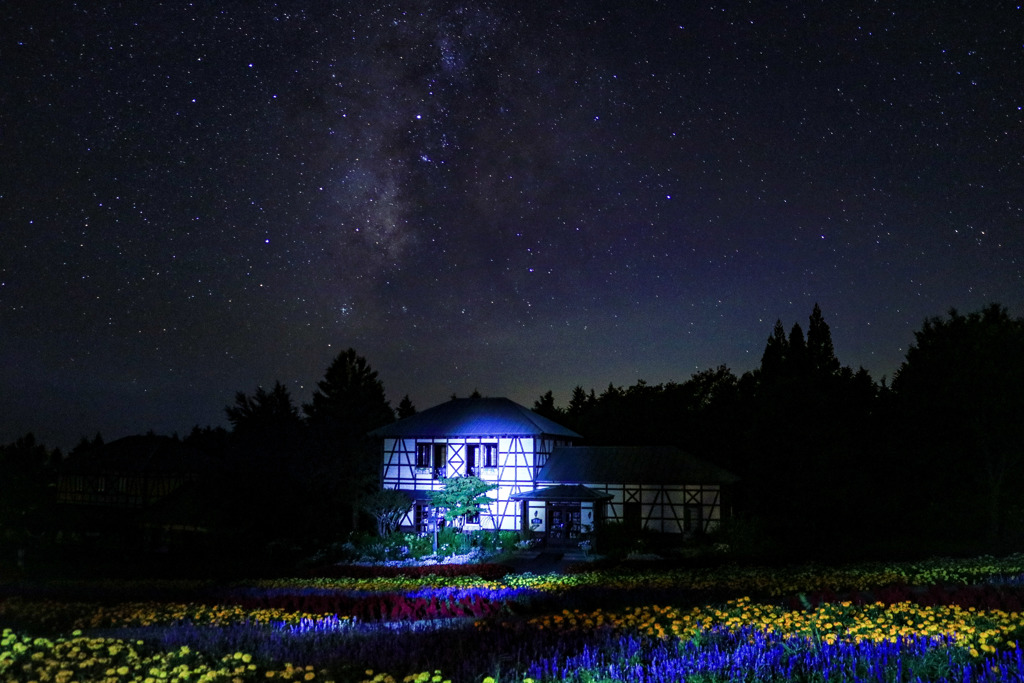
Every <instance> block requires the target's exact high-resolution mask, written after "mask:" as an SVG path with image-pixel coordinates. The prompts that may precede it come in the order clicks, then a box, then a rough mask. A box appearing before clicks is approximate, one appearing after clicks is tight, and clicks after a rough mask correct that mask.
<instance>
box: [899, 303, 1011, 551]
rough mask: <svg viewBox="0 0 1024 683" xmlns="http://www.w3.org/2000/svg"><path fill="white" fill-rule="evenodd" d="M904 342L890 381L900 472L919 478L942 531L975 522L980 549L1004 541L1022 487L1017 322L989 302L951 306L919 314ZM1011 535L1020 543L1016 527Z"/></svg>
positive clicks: (967, 528) (967, 529)
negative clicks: (903, 449)
mask: <svg viewBox="0 0 1024 683" xmlns="http://www.w3.org/2000/svg"><path fill="white" fill-rule="evenodd" d="M914 340H915V341H914V344H913V345H912V346H911V347H910V348H909V349H908V350H907V355H906V360H905V361H904V362H903V363H902V364H901V365H900V367H899V370H898V371H897V373H896V376H895V377H894V378H893V383H892V391H893V393H894V395H895V399H896V402H897V406H898V410H899V411H900V412H899V414H900V417H901V420H902V423H903V424H904V425H905V429H906V437H907V439H906V446H907V448H908V449H909V450H911V451H913V452H915V453H916V454H917V458H916V460H915V461H914V462H913V463H911V467H912V471H911V472H907V473H906V476H916V477H917V479H918V481H922V480H923V481H927V482H928V483H929V486H928V487H927V488H926V492H927V493H926V495H927V497H928V498H930V499H931V500H933V501H941V505H936V508H937V509H936V510H935V513H936V517H939V518H941V519H942V521H943V522H944V524H943V531H944V532H945V533H949V531H950V530H951V529H956V528H957V527H958V526H959V529H958V530H959V532H960V533H961V534H962V535H963V537H964V538H968V537H970V536H972V535H975V534H976V529H978V528H984V529H985V532H986V533H985V537H986V538H987V541H988V543H989V545H990V546H991V545H995V544H997V543H998V542H1000V541H1002V542H1007V541H1009V534H1008V533H1007V531H1008V530H1007V528H1006V526H1007V524H1008V523H1009V522H1011V520H1012V514H1013V513H1014V503H1015V501H1016V498H1017V496H1018V492H1019V491H1020V490H1021V488H1024V447H1022V446H1021V444H1022V443H1024V392H1022V391H1021V387H1022V386H1024V318H1016V319H1014V318H1011V317H1010V316H1009V314H1008V313H1007V311H1006V309H1005V308H1003V307H1001V306H999V305H998V304H991V305H989V306H987V307H985V308H984V309H982V310H981V311H979V312H976V313H971V314H968V315H963V314H961V313H959V312H958V311H956V310H955V309H952V310H950V311H949V314H948V318H937V317H936V318H930V319H928V320H925V322H924V325H923V327H922V329H921V330H920V331H918V332H915V333H914ZM944 513H945V514H944ZM940 516H941V517H940ZM1019 522H1020V520H1016V521H1015V524H1019ZM1012 532H1013V533H1014V534H1017V538H1018V539H1020V538H1022V532H1024V529H1022V528H1020V527H1017V528H1014V529H1012Z"/></svg>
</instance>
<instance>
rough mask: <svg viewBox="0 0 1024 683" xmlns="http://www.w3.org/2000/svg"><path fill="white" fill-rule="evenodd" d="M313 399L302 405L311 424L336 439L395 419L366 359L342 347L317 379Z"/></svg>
mask: <svg viewBox="0 0 1024 683" xmlns="http://www.w3.org/2000/svg"><path fill="white" fill-rule="evenodd" d="M316 386H317V388H316V390H315V391H314V392H313V400H312V402H310V403H306V404H304V405H303V406H302V410H303V412H304V413H305V414H306V417H307V419H308V421H309V424H310V426H311V427H314V428H319V429H321V430H326V431H327V432H328V433H329V434H330V435H331V437H332V438H334V439H337V440H338V441H339V442H342V443H344V442H351V441H359V440H361V439H363V438H364V437H365V436H366V434H367V432H369V431H370V430H373V429H376V428H377V427H383V426H384V425H386V424H389V423H391V422H394V421H395V414H394V411H392V410H391V404H390V403H389V402H388V400H387V398H386V396H385V395H384V384H383V383H382V382H381V381H380V380H379V379H378V378H377V372H376V371H375V370H373V369H372V368H371V367H370V365H369V363H367V362H366V359H365V358H363V357H362V356H360V355H359V354H357V353H356V351H355V349H351V348H349V349H346V350H345V351H342V352H341V353H339V354H338V355H337V357H336V358H335V359H334V360H333V361H332V362H331V364H330V365H329V366H328V367H327V372H326V373H325V374H324V378H323V379H322V380H320V381H319V382H317V385H316Z"/></svg>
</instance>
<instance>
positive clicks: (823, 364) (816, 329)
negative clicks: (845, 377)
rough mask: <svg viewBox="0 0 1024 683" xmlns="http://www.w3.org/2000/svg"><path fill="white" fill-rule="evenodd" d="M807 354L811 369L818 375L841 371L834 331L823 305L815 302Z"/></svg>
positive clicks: (808, 330) (809, 328) (809, 327)
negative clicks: (833, 342)
mask: <svg viewBox="0 0 1024 683" xmlns="http://www.w3.org/2000/svg"><path fill="white" fill-rule="evenodd" d="M807 356H808V360H809V361H810V365H811V369H812V370H813V371H814V372H815V373H816V374H817V375H834V374H836V373H837V372H839V359H838V358H836V352H835V349H834V348H833V347H832V331H831V330H830V329H829V327H828V323H826V322H825V318H824V317H823V316H822V315H821V307H820V306H818V304H817V303H815V304H814V310H813V311H811V317H810V325H809V326H808V328H807Z"/></svg>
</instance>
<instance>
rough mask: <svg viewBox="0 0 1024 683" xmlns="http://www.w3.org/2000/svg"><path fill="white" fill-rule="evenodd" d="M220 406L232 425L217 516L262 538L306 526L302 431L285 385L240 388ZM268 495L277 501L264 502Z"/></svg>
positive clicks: (288, 533)
mask: <svg viewBox="0 0 1024 683" xmlns="http://www.w3.org/2000/svg"><path fill="white" fill-rule="evenodd" d="M224 412H225V413H226V414H227V416H228V421H229V422H231V425H232V430H231V435H230V439H229V441H228V448H227V457H226V462H225V468H224V470H223V471H222V472H221V473H220V478H221V489H222V490H223V491H224V494H223V495H222V496H221V497H220V498H219V499H218V500H217V501H216V502H217V505H218V506H219V508H220V512H219V516H220V518H221V520H222V522H223V523H224V524H226V525H227V526H228V527H230V528H231V529H232V530H235V531H238V532H241V534H242V535H249V536H252V537H258V538H260V539H262V540H272V539H275V538H282V537H295V536H297V535H301V534H302V533H303V531H304V530H305V529H307V528H308V526H309V525H308V523H307V520H306V519H304V516H305V515H306V514H307V511H308V507H307V506H305V505H304V504H303V502H304V501H303V500H302V497H303V496H304V491H305V489H304V486H303V472H302V469H303V468H302V463H301V458H302V456H303V455H304V454H305V449H304V447H303V446H304V442H305V438H306V434H305V425H304V423H303V421H302V418H301V417H299V412H298V409H297V408H296V406H295V404H294V403H293V402H292V397H291V394H290V393H289V392H288V389H287V387H285V386H284V385H282V384H281V383H280V382H275V383H274V388H273V389H271V390H270V391H268V390H266V389H264V388H263V387H257V388H256V391H255V392H254V393H253V394H252V396H248V395H246V394H245V393H244V392H241V391H240V392H238V393H237V394H235V403H234V405H230V406H227V407H226V408H225V409H224ZM190 438H201V437H200V436H199V435H198V434H197V435H195V436H194V437H193V435H190ZM270 500H273V501H275V503H276V504H275V505H267V504H265V501H270Z"/></svg>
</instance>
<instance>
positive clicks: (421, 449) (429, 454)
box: [416, 443, 434, 469]
mask: <svg viewBox="0 0 1024 683" xmlns="http://www.w3.org/2000/svg"><path fill="white" fill-rule="evenodd" d="M433 445H434V444H432V443H418V444H416V467H419V468H422V469H427V468H429V467H430V463H431V461H432V459H433V453H434V450H433V448H431V447H432V446H433Z"/></svg>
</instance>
